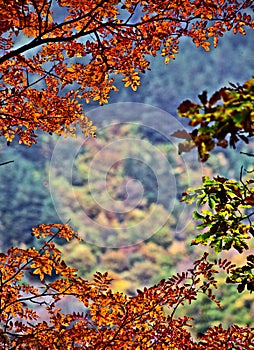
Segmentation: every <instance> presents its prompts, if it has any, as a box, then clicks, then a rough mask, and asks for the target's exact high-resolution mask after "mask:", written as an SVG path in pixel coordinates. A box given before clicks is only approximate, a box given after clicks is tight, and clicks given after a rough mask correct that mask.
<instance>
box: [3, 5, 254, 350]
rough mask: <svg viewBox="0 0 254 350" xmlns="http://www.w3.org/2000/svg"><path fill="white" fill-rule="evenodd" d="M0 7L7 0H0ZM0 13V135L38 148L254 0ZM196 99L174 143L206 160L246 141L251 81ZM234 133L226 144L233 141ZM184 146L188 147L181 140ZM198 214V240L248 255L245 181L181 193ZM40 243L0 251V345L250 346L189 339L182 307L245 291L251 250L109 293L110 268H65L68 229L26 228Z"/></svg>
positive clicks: (239, 21)
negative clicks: (74, 308)
mask: <svg viewBox="0 0 254 350" xmlns="http://www.w3.org/2000/svg"><path fill="white" fill-rule="evenodd" d="M0 1H1V0H0ZM0 4H1V11H0V22H1V28H0V52H1V57H0V134H1V135H2V136H3V137H4V138H5V139H6V141H7V143H8V144H10V143H11V142H12V140H13V139H14V138H15V137H16V138H17V139H18V141H19V143H23V144H26V145H28V146H30V145H31V144H32V143H35V142H36V141H35V140H36V137H37V132H38V130H42V131H44V132H47V133H49V134H52V133H56V134H58V135H62V134H64V135H68V134H70V135H74V134H75V131H76V128H77V127H78V126H79V127H81V129H82V130H83V132H84V134H85V135H87V136H88V135H92V136H95V127H94V126H93V124H92V121H90V120H89V119H88V118H87V117H86V116H85V114H84V112H83V103H84V101H86V103H89V102H90V101H98V102H99V103H100V104H103V103H107V102H108V98H109V96H110V93H111V92H112V91H117V86H116V84H115V77H116V75H121V78H122V81H123V83H124V86H125V87H129V86H130V87H131V88H132V89H133V90H134V91H135V90H136V89H137V87H138V86H139V85H140V73H145V71H146V70H148V69H149V60H148V57H149V55H152V56H155V55H157V54H161V55H162V56H163V57H164V59H165V63H168V62H169V60H171V59H174V58H175V55H176V54H177V53H178V46H179V39H180V38H181V37H190V38H191V39H192V40H193V42H194V43H195V44H196V46H201V47H203V48H204V49H205V50H209V47H210V45H211V44H212V45H214V46H216V45H217V42H218V39H219V37H221V36H223V34H224V33H225V32H226V31H229V30H232V31H233V32H234V33H241V34H245V29H246V28H253V27H254V22H253V19H252V17H251V15H252V10H253V7H254V6H253V1H251V0H247V1H236V0H231V1H224V0H216V1H210V0H204V1H200V0H194V1H179V0H174V1H171V0H169V1H159V0H158V1H137V0H126V1H121V2H120V1H117V0H116V1H114V0H112V1H106V0H97V1H86V0H83V1H75V0H68V1H64V0H58V1H54V0H44V1H42V0H10V1H7V2H6V1H1V2H0ZM200 101H201V104H197V103H195V102H191V101H184V102H183V103H182V104H181V106H180V107H179V112H180V115H182V116H183V117H187V118H189V119H190V120H191V122H190V125H191V127H197V128H196V129H195V130H194V131H192V132H190V133H187V132H185V133H184V132H182V131H179V132H177V133H176V134H175V135H174V136H176V137H180V138H184V139H185V141H184V143H183V145H182V146H180V151H181V152H182V151H189V150H190V149H191V148H194V147H198V151H199V155H200V158H201V160H203V161H206V160H207V159H208V157H209V153H210V151H211V150H212V149H213V148H214V147H215V146H216V145H217V146H220V147H227V145H228V143H229V144H230V145H232V146H235V144H236V143H237V142H238V140H239V139H242V140H244V141H245V142H247V140H248V137H251V136H253V79H251V80H249V81H248V82H246V83H245V84H244V85H243V86H231V88H229V89H226V88H223V89H221V90H220V91H218V92H216V93H215V94H214V95H213V96H212V97H211V98H210V99H208V97H207V95H206V93H203V94H202V95H200ZM228 134H230V137H229V141H228V139H227V137H228ZM181 147H182V148H181ZM183 200H185V201H186V202H195V201H197V202H199V204H200V205H206V206H207V205H208V207H209V208H210V209H207V208H206V209H204V210H202V209H201V210H197V211H196V212H195V213H194V218H195V219H196V220H199V221H201V223H200V222H199V225H200V226H199V228H201V229H204V228H208V230H207V231H206V232H202V233H200V234H199V235H198V236H197V237H196V238H195V239H194V240H193V244H202V245H210V246H211V247H212V248H215V249H216V251H221V250H225V249H230V248H232V247H233V248H235V249H237V250H238V251H239V252H242V251H243V250H247V249H248V244H247V243H246V241H247V239H249V238H250V237H251V236H253V222H252V221H251V217H252V214H253V213H251V214H246V211H245V209H248V210H249V209H251V208H252V207H253V180H248V181H247V180H244V179H243V178H242V177H241V181H240V184H239V183H236V182H234V181H231V180H228V179H225V178H222V177H217V178H215V179H209V178H208V177H206V178H204V181H203V186H201V187H200V188H198V189H190V190H187V191H186V192H185V193H184V197H183ZM32 234H33V235H34V237H35V238H38V240H39V242H40V243H39V244H38V246H39V248H38V249H36V248H27V249H24V248H13V247H11V248H10V249H9V250H8V251H7V252H6V253H1V254H0V347H1V349H3V350H7V349H8V350H10V349H38V350H41V349H42V350H43V349H45V350H46V349H47V350H51V349H52V350H56V349H66V350H67V349H99V350H102V349H137V350H138V349H139V350H141V349H158V350H159V349H174V350H182V349H197V350H199V349H200V350H201V349H211V350H212V349H213V350H215V349H216V350H217V349H225V350H226V349H254V329H253V328H251V327H248V326H242V327H240V326H237V325H235V326H232V327H231V328H229V329H223V327H222V326H216V327H211V328H209V329H208V330H207V332H206V333H205V334H200V335H199V336H198V337H197V339H196V338H195V337H194V336H193V332H192V330H191V328H190V323H191V319H190V318H188V317H187V316H179V314H180V310H181V307H182V306H183V305H186V304H191V303H193V302H195V300H196V299H197V296H198V295H199V294H203V295H206V296H207V298H208V299H210V300H211V301H212V302H214V303H215V304H217V306H218V307H221V305H220V301H219V300H217V298H216V295H215V294H216V293H215V292H214V290H215V289H216V288H217V280H216V274H217V273H218V271H219V270H223V271H225V272H226V274H227V275H228V280H227V282H230V283H236V284H238V285H239V286H240V287H238V289H239V291H242V290H243V289H244V288H245V287H247V289H249V290H250V291H252V290H253V289H254V288H253V268H254V265H253V264H254V261H253V255H249V256H248V258H247V263H246V265H245V266H243V267H236V266H235V265H233V264H232V263H231V262H230V261H228V260H225V259H218V261H217V260H216V261H213V262H211V261H209V259H208V254H207V253H205V254H204V255H203V256H202V257H201V258H200V259H198V260H197V261H195V262H194V263H193V267H192V268H190V269H188V270H187V271H185V272H183V273H178V274H176V275H174V276H172V277H170V278H168V279H167V280H162V281H161V282H159V283H158V284H156V285H154V286H152V287H149V288H144V290H138V291H137V293H136V295H134V296H127V295H125V294H123V293H120V292H114V291H112V290H111V289H110V282H111V278H110V276H109V275H108V273H104V274H102V273H100V272H97V273H96V274H95V275H94V278H93V280H91V281H88V280H85V279H83V278H82V277H80V276H78V274H77V271H76V270H75V269H73V268H71V267H69V266H67V265H66V263H65V262H64V260H63V259H62V257H61V252H60V250H59V249H58V248H57V247H56V245H55V242H54V241H55V239H56V238H57V237H60V238H61V239H65V240H67V241H70V240H72V239H76V238H77V239H79V237H78V234H76V233H75V232H74V231H73V230H72V229H71V228H70V227H69V226H68V225H60V224H52V225H45V224H42V225H39V226H38V227H37V228H33V229H32ZM67 297H72V298H74V299H75V300H77V302H78V303H79V306H80V310H79V311H78V312H72V313H64V312H63V311H62V310H61V304H60V301H61V300H64V299H65V298H67Z"/></svg>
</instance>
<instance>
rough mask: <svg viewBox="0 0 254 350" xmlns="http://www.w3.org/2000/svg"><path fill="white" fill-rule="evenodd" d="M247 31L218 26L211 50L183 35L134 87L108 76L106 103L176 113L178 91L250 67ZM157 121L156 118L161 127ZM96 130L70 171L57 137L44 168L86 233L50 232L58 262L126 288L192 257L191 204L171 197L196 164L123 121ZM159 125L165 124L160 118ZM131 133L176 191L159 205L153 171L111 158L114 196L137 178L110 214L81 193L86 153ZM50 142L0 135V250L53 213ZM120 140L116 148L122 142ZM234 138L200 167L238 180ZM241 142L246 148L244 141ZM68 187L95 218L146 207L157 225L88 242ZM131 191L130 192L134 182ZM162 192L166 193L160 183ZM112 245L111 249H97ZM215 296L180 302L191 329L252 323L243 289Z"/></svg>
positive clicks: (186, 94)
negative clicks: (132, 202) (125, 205)
mask: <svg viewBox="0 0 254 350" xmlns="http://www.w3.org/2000/svg"><path fill="white" fill-rule="evenodd" d="M253 39H254V35H253V32H250V33H247V35H246V36H242V35H233V34H227V35H225V37H224V38H222V40H221V41H220V42H219V44H218V47H217V48H216V49H214V48H211V52H205V51H204V50H202V49H198V48H196V47H195V45H194V44H193V43H192V42H190V40H188V39H184V40H182V41H181V45H180V52H179V54H178V55H176V60H175V61H171V62H170V63H169V64H168V65H164V59H163V58H162V57H156V58H153V59H152V60H151V71H150V72H148V73H147V74H146V75H144V76H142V78H141V87H139V88H138V91H137V92H133V91H131V90H130V89H129V88H124V87H123V83H122V82H121V78H120V77H117V79H119V81H118V82H117V85H118V87H119V92H117V93H114V95H112V97H111V99H110V101H109V103H115V102H141V103H145V104H150V105H152V106H154V107H159V108H161V109H162V110H164V111H166V112H168V113H171V114H172V115H173V116H175V117H176V116H177V106H178V105H179V104H180V102H181V101H182V100H184V99H194V100H197V95H198V94H199V93H201V92H202V91H203V90H207V91H208V94H209V93H212V92H213V91H215V90H216V89H219V88H220V87H222V86H229V82H232V83H240V84H241V83H243V82H244V81H245V80H247V79H249V78H250V77H251V76H252V75H253V71H254V60H253V52H254V40H253ZM95 107H97V105H96V104H95V103H94V105H93V104H92V105H84V110H85V112H86V111H89V110H90V109H92V108H95ZM144 117H145V116H144ZM157 122H158V123H159V121H157ZM181 122H184V121H181ZM99 127H100V126H99ZM167 127H168V126H166V125H165V128H167ZM105 130H106V131H107V132H106V133H105V132H103V130H102V132H100V128H99V131H98V138H97V140H96V141H94V140H88V141H87V142H86V143H85V145H84V147H82V149H81V150H80V152H79V154H78V156H77V158H76V160H75V166H74V172H73V177H72V179H69V178H68V176H66V171H65V170H66V166H65V163H64V162H65V156H66V153H65V152H67V153H68V147H69V145H70V144H71V142H72V141H71V140H66V150H65V152H63V155H62V159H60V160H59V164H60V166H59V167H58V168H57V169H53V170H52V169H51V171H53V174H54V176H53V177H51V180H52V182H53V185H54V189H55V190H54V196H56V197H57V200H59V201H60V202H61V205H62V207H63V208H64V211H65V212H64V217H66V218H68V217H69V218H71V223H70V224H71V225H72V226H73V227H74V228H76V229H77V230H78V231H82V230H84V228H85V230H86V235H87V236H86V237H87V242H83V243H78V242H76V241H75V242H73V243H70V244H67V245H63V244H62V242H61V241H59V242H58V244H59V245H60V246H61V249H62V251H63V254H64V258H65V260H66V262H68V263H69V264H71V265H72V266H74V267H76V268H78V269H79V273H80V275H82V276H83V277H86V278H89V276H91V275H92V274H93V273H94V272H95V271H101V272H103V271H110V273H111V276H112V277H113V278H114V281H113V284H112V287H113V289H114V290H120V291H124V292H126V293H128V294H131V295H132V294H134V293H135V291H136V289H137V288H142V287H143V286H149V285H152V284H154V283H156V282H158V281H159V280H160V279H162V278H167V277H168V276H170V275H171V274H172V273H175V272H176V271H181V270H183V269H186V268H188V267H190V266H191V262H192V261H193V260H195V258H197V257H199V256H200V250H201V248H196V247H192V246H191V245H190V243H191V240H192V239H193V237H194V235H195V233H194V232H195V226H194V223H192V221H189V216H190V212H191V208H188V210H187V211H184V212H183V211H182V206H183V204H181V203H180V202H178V201H179V199H180V195H181V193H182V192H183V191H184V190H185V188H186V186H192V185H193V186H194V185H195V184H196V183H200V172H199V168H197V166H196V165H195V164H196V163H195V162H193V164H194V165H193V167H191V168H190V169H188V170H189V174H187V173H186V169H184V168H183V165H182V162H181V160H180V157H179V156H178V154H177V151H176V149H175V147H173V146H172V145H171V144H170V143H169V142H168V141H167V140H165V138H163V137H161V136H160V134H158V133H156V131H154V132H153V131H152V130H151V129H147V128H142V127H139V126H135V125H130V124H126V125H121V124H119V125H117V126H116V127H109V128H107V129H105ZM168 130H169V132H170V127H168ZM131 135H134V136H135V137H138V138H140V139H142V140H147V141H148V142H150V143H151V144H152V145H156V147H157V148H158V149H159V150H160V151H161V152H162V153H163V154H164V155H165V157H166V158H167V160H168V162H169V163H170V165H171V167H172V169H173V170H174V177H175V181H176V184H177V197H178V198H177V202H176V203H175V205H174V209H173V211H170V214H169V213H168V207H169V201H170V198H164V197H163V198H162V199H161V200H160V201H158V200H157V184H156V177H155V175H154V174H153V172H152V170H151V169H150V168H149V167H147V166H146V165H145V164H144V163H142V162H140V161H137V160H134V159H133V160H131V159H126V160H123V161H121V162H118V163H117V164H116V166H115V168H114V169H112V171H111V172H110V173H109V174H108V177H107V182H108V185H109V189H110V191H111V193H112V197H113V198H114V199H115V200H119V201H123V200H124V198H125V197H124V196H125V193H124V189H125V186H126V181H127V180H129V179H135V180H138V181H140V182H141V183H142V185H143V189H144V197H143V199H142V202H141V203H140V204H139V206H138V207H136V208H135V210H131V211H129V212H126V213H124V214H122V215H115V216H113V217H112V215H109V214H108V213H107V212H106V211H104V210H103V209H102V208H101V207H100V206H99V205H97V204H96V203H95V202H94V201H93V200H92V198H91V191H92V189H91V188H90V187H89V184H88V171H89V169H88V164H89V162H91V160H92V159H93V157H94V154H95V152H96V150H97V148H98V147H104V146H106V145H107V144H108V143H109V142H110V141H111V140H112V139H114V138H115V137H122V138H124V137H127V136H128V137H130V136H131ZM56 142H57V138H55V137H52V136H49V135H42V136H41V138H40V140H39V142H38V144H37V145H35V146H32V148H31V149H28V148H26V147H25V146H20V145H15V143H13V144H12V145H11V146H10V147H7V146H6V144H5V142H4V140H2V141H1V144H0V147H1V160H0V162H1V163H2V162H5V161H10V160H14V163H10V164H8V165H5V166H2V167H0V179H1V181H0V187H1V189H0V196H1V197H0V198H1V200H0V218H1V219H0V249H1V251H5V250H7V249H8V247H10V246H11V245H21V246H33V245H35V244H37V243H36V242H35V241H34V239H33V237H32V236H31V227H33V226H36V225H38V224H40V223H58V222H59V217H58V213H57V211H56V210H55V207H54V203H53V201H52V198H51V194H50V191H49V170H50V169H49V168H50V160H51V155H52V152H53V150H54V147H55V144H56ZM122 147H123V148H124V143H123V145H122ZM133 147H134V146H133ZM239 147H240V148H241V147H243V146H239ZM239 147H238V149H237V150H220V151H216V152H214V154H213V156H212V157H211V158H210V160H209V161H208V162H207V164H205V165H204V166H203V171H204V173H205V174H208V175H217V174H220V175H222V176H227V177H228V178H235V179H239V174H240V168H241V165H244V166H245V167H246V168H248V167H251V166H252V164H251V158H248V157H246V156H244V155H240V153H239V151H240V150H239ZM244 147H245V148H244V149H245V150H246V146H244ZM251 147H252V150H253V148H254V144H253V145H249V147H248V152H250V151H251ZM120 148H121V145H120ZM130 148H131V145H130ZM241 149H243V148H241ZM119 152H124V149H123V150H121V149H119ZM105 156H108V157H109V158H110V157H113V156H114V155H112V154H111V153H110V152H109V154H106V155H105ZM190 157H194V158H197V154H196V153H193V154H191V155H190ZM190 179H191V183H190ZM94 186H96V181H95V182H94ZM72 191H74V193H76V195H77V196H78V199H79V202H80V203H82V206H83V207H85V208H86V209H85V210H86V215H88V216H89V217H90V218H91V219H92V220H96V221H97V222H98V223H101V224H105V225H107V224H108V223H111V224H112V222H114V223H115V225H118V224H121V226H123V225H126V227H127V226H131V225H135V223H137V222H138V221H139V220H141V219H142V218H143V217H145V216H146V215H147V213H149V211H152V210H154V208H156V212H157V213H158V220H159V218H160V217H165V218H167V220H166V224H165V225H164V226H163V227H162V228H161V229H160V230H159V231H158V232H157V233H156V234H155V235H152V236H151V237H150V238H148V239H146V240H145V241H144V242H141V243H138V244H134V245H129V246H128V243H129V242H131V238H130V237H127V238H126V237H125V236H124V235H123V234H122V235H119V236H118V237H117V238H116V237H115V236H111V235H110V233H108V232H107V234H106V236H105V237H104V238H103V242H104V246H102V247H101V246H100V244H90V243H89V242H91V240H92V237H95V236H96V235H97V236H98V232H96V229H95V228H94V226H92V225H91V226H89V222H85V221H84V219H83V209H82V206H80V207H77V206H76V205H75V204H74V203H73V202H72V200H71V198H72ZM133 191H134V192H135V188H133ZM165 192H167V191H166V189H165ZM103 195H104V193H101V196H102V197H103ZM184 213H188V218H187V217H184ZM179 220H181V221H182V222H187V221H188V222H189V224H188V225H187V226H186V227H185V229H184V230H181V231H178V230H176V226H177V224H178V223H179ZM150 224H151V223H149V222H148V223H147V227H145V229H146V230H148V231H149V226H150ZM155 224H156V223H153V225H155ZM132 234H133V235H134V236H135V235H137V237H138V236H139V235H140V233H138V232H135V226H134V229H133V233H132ZM134 241H135V237H134ZM115 244H116V245H117V246H119V247H120V246H121V248H105V246H106V247H109V246H114V245H115ZM101 245H103V244H101ZM116 245H115V246H116ZM231 258H232V259H233V260H235V259H239V255H238V253H232V254H231ZM219 279H221V281H223V276H219ZM218 297H219V298H221V300H222V305H223V306H224V311H220V310H219V309H217V307H216V306H214V305H212V304H211V303H210V302H209V301H208V300H206V299H204V297H203V298H202V300H199V301H197V303H196V304H194V305H193V306H191V307H188V311H187V308H186V313H188V315H190V316H191V315H193V316H195V317H196V320H195V323H196V329H197V330H198V331H200V332H203V331H204V330H205V329H206V328H207V327H208V325H214V324H218V323H223V324H224V325H225V326H228V325H230V324H232V323H238V324H246V323H247V324H249V325H252V326H254V300H253V296H252V295H250V294H249V293H248V292H246V293H242V294H241V295H239V294H238V293H237V291H236V288H235V286H230V285H223V287H222V288H221V289H220V290H219V293H218ZM69 307H70V306H69ZM197 315H198V316H197Z"/></svg>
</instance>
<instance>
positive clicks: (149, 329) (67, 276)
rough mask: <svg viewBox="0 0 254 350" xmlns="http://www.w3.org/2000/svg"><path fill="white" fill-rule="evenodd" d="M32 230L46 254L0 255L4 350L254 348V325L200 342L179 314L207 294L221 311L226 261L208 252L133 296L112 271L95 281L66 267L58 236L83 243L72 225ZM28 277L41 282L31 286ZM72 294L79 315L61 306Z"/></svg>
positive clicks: (212, 333)
mask: <svg viewBox="0 0 254 350" xmlns="http://www.w3.org/2000/svg"><path fill="white" fill-rule="evenodd" d="M32 233H33V235H34V236H35V237H36V238H38V239H43V241H42V243H41V247H40V249H38V250H37V249H35V248H28V249H21V248H10V249H9V251H8V252H7V253H6V254H3V253H2V254H1V255H0V291H1V294H0V301H1V309H0V311H1V312H0V327H1V328H0V344H1V349H109V348H110V349H119V348H120V349H151V348H152V349H228V348H229V347H231V348H239V349H241V348H242V349H251V347H250V344H251V343H252V344H253V340H254V330H252V329H251V328H248V327H237V326H233V327H232V328H230V329H228V330H226V329H223V328H222V327H221V326H219V327H214V328H211V329H209V330H208V331H207V333H206V334H205V335H200V337H199V338H198V339H197V340H196V341H195V340H193V338H192V336H191V333H190V325H189V322H190V319H189V318H188V317H186V316H182V317H179V316H177V315H176V312H177V311H179V309H180V308H181V305H183V304H185V303H192V302H194V301H195V299H196V298H197V295H198V294H199V293H203V294H205V295H207V297H208V298H210V299H211V300H212V301H213V302H215V303H217V304H218V306H219V307H220V303H219V301H218V300H217V299H216V297H215V295H214V289H215V288H216V287H217V282H216V279H215V275H216V273H217V272H218V271H217V270H218V267H219V268H222V269H226V270H227V269H230V266H229V264H228V263H227V262H226V261H219V262H218V263H215V264H213V263H210V262H209V261H208V260H207V255H208V254H204V256H203V257H202V258H200V259H199V260H197V261H196V262H194V265H193V268H191V269H189V270H188V271H186V272H183V273H181V274H180V273H178V274H177V275H175V276H172V277H170V278H169V279H167V280H166V281H165V280H162V281H161V282H159V283H158V284H157V285H155V286H153V287H150V288H144V290H143V291H141V290H138V291H137V295H136V296H133V297H128V296H126V295H124V294H123V293H119V292H113V291H112V290H111V289H110V281H111V278H110V277H109V276H108V274H107V273H104V274H101V273H99V272H97V273H96V274H95V276H94V279H93V280H92V281H87V280H85V279H83V278H81V277H78V276H77V274H76V270H75V269H73V268H70V267H68V266H66V264H65V262H64V261H63V260H62V257H61V253H60V251H59V250H58V249H57V248H56V246H55V244H54V239H55V238H56V237H57V236H58V237H61V238H64V239H66V240H67V241H69V240H71V239H74V238H78V235H77V234H76V233H75V232H73V231H72V230H71V229H70V227H69V226H68V225H40V226H38V227H37V228H33V232H32ZM28 274H31V275H33V276H36V275H38V277H39V280H40V281H39V280H38V281H37V282H36V283H35V286H33V285H31V283H29V282H28V279H29V275H28ZM53 274H54V275H55V276H56V277H55V278H54V281H53V282H50V280H49V278H50V276H52V275H53ZM67 296H72V297H74V298H75V299H77V300H78V301H79V305H80V306H79V307H80V311H79V312H73V313H71V314H66V313H63V312H61V308H60V307H59V301H60V300H61V299H63V298H65V297H67ZM42 309H44V310H45V311H46V314H45V312H44V314H43V317H41V315H40V312H41V310H42Z"/></svg>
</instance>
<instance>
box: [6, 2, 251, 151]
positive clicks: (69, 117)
mask: <svg viewBox="0 0 254 350" xmlns="http://www.w3.org/2000/svg"><path fill="white" fill-rule="evenodd" d="M252 9H253V3H252V1H251V0H248V1H236V0H234V1H230V2H229V3H228V2H227V1H225V2H224V1H223V2H222V1H219V0H217V1H215V2H213V4H211V1H210V0H205V1H202V2H200V1H184V2H179V1H171V0H170V1H161V0H160V1H157V2H156V3H154V2H152V1H146V2H144V1H136V0H126V1H123V2H119V1H105V0H100V1H97V2H95V3H91V1H87V0H83V1H82V6H81V3H80V2H76V1H71V2H69V1H52V0H46V1H37V0H25V1H24V0H11V1H8V3H3V4H2V6H1V13H0V21H1V30H0V52H1V57H0V133H1V135H2V136H4V137H5V139H6V140H7V143H8V144H10V143H11V142H12V140H13V139H14V138H15V137H17V138H18V140H19V142H20V143H24V144H26V145H28V146H30V145H31V144H33V143H35V140H36V137H37V135H38V134H37V130H38V129H41V130H43V131H45V132H48V133H49V134H52V133H56V134H58V135H62V134H65V135H66V134H71V135H74V134H75V131H76V128H77V126H80V127H81V129H82V130H83V132H84V134H85V135H86V136H89V135H92V136H95V127H94V126H93V124H92V122H91V121H90V120H89V119H88V118H87V117H86V116H85V115H84V113H83V106H82V101H86V102H87V103H89V102H90V101H99V103H100V104H104V103H107V102H108V98H109V96H110V94H111V92H112V91H117V88H116V86H115V82H114V78H115V75H121V76H122V80H123V82H124V85H125V86H126V87H128V86H130V87H131V88H132V89H133V90H134V91H135V90H136V89H137V87H138V86H139V85H140V73H145V71H147V70H148V69H149V66H150V64H149V61H148V56H149V55H152V56H156V55H157V54H158V53H159V54H161V55H162V56H163V57H165V62H166V63H168V62H169V60H171V59H174V58H175V54H177V52H178V45H179V38H181V37H190V38H191V39H192V40H193V42H194V43H195V44H196V46H201V47H203V48H204V49H205V50H209V47H210V45H211V43H210V40H211V38H214V46H216V45H217V42H218V38H219V37H220V36H223V34H224V33H225V32H226V31H229V30H232V31H233V32H234V33H241V34H245V29H244V28H253V20H252V17H251V14H250V13H251V12H250V10H252ZM59 14H61V15H60V16H59ZM17 43H19V45H16V44H17Z"/></svg>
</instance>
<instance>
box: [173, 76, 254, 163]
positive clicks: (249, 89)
mask: <svg viewBox="0 0 254 350" xmlns="http://www.w3.org/2000/svg"><path fill="white" fill-rule="evenodd" d="M199 98H200V102H201V104H197V103H195V102H192V101H190V100H185V101H183V102H182V103H181V105H180V106H179V108H178V113H179V116H181V117H185V118H188V119H190V121H189V125H190V126H191V127H193V128H194V129H193V130H192V131H191V132H190V133H187V132H184V131H177V132H176V133H174V134H173V136H175V137H178V138H182V139H185V141H184V142H183V143H180V144H179V153H182V152H188V151H190V150H191V149H192V148H194V147H197V149H198V153H199V157H200V160H201V161H202V162H205V161H206V160H207V159H208V158H209V156H210V152H211V151H212V150H213V149H214V148H215V146H219V147H222V148H226V147H227V146H228V145H230V146H231V147H233V148H235V147H236V143H237V142H238V141H240V140H242V141H244V142H245V143H249V138H250V137H252V136H253V135H254V126H253V125H254V123H253V118H254V117H253V101H254V78H251V79H250V80H248V81H246V82H245V83H244V84H243V85H242V86H238V85H234V84H231V88H221V89H220V90H219V91H216V92H215V93H214V94H213V95H212V96H211V98H210V99H208V97H207V93H206V92H205V91H204V92H203V93H202V94H200V95H199Z"/></svg>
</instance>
